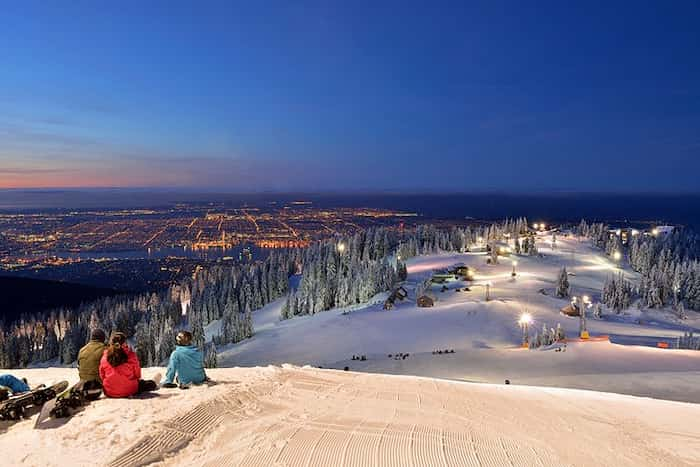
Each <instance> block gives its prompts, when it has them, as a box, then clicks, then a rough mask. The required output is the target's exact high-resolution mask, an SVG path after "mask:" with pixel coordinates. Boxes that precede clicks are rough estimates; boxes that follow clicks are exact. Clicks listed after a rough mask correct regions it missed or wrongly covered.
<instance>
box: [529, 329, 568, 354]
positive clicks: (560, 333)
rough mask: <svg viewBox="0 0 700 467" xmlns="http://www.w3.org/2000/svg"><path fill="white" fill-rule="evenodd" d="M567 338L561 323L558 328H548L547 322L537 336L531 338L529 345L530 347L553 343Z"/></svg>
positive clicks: (534, 347)
mask: <svg viewBox="0 0 700 467" xmlns="http://www.w3.org/2000/svg"><path fill="white" fill-rule="evenodd" d="M564 339H566V334H565V333H564V329H563V328H562V327H561V324H560V323H557V328H556V329H554V328H549V329H547V325H546V324H542V330H541V331H538V332H536V333H535V336H534V337H533V338H531V339H529V342H528V346H529V348H530V349H536V348H538V347H542V346H547V345H552V344H554V343H555V342H560V341H563V340H564Z"/></svg>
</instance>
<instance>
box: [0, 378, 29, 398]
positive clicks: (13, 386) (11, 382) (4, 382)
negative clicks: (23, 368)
mask: <svg viewBox="0 0 700 467" xmlns="http://www.w3.org/2000/svg"><path fill="white" fill-rule="evenodd" d="M27 391H31V388H30V387H29V385H28V384H27V379H26V378H24V379H19V378H17V377H16V376H12V375H10V374H6V375H0V400H5V399H7V398H9V397H10V396H13V395H15V394H20V393H22V392H27Z"/></svg>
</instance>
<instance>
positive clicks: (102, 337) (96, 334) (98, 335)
mask: <svg viewBox="0 0 700 467" xmlns="http://www.w3.org/2000/svg"><path fill="white" fill-rule="evenodd" d="M90 340H91V341H98V342H104V341H106V340H107V335H106V334H105V332H104V331H103V330H102V329H95V330H93V331H92V333H91V334H90Z"/></svg>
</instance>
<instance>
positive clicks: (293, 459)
mask: <svg viewBox="0 0 700 467" xmlns="http://www.w3.org/2000/svg"><path fill="white" fill-rule="evenodd" d="M155 371H158V370H156V369H147V370H145V371H144V373H145V374H144V375H145V376H151V375H152V374H154V372H155ZM159 371H162V369H160V370H159ZM17 373H18V374H20V375H21V376H26V377H28V378H29V379H30V380H33V381H52V380H59V379H64V378H67V379H69V380H71V381H75V380H76V379H77V374H76V371H75V370H74V369H70V368H49V369H34V370H20V371H17ZM210 375H211V376H212V377H213V378H215V379H216V380H217V381H218V382H219V384H218V385H216V386H212V387H194V388H192V389H190V390H187V391H181V390H179V389H172V390H165V389H162V390H160V391H159V392H158V393H156V395H155V396H154V397H153V398H150V399H100V400H98V401H96V402H94V403H93V404H92V405H91V406H89V407H87V408H85V409H84V410H82V411H81V412H79V413H78V414H76V415H75V416H74V417H73V418H71V419H68V420H67V421H65V422H64V423H63V424H62V425H58V426H54V427H52V428H48V429H43V430H35V429H33V428H32V427H33V423H34V420H25V421H21V422H19V423H17V424H15V425H13V426H11V427H9V428H8V427H7V426H3V425H0V427H2V428H0V430H2V431H5V432H4V433H2V434H0V452H1V453H2V463H3V465H33V466H66V465H71V466H87V465H114V466H120V467H126V466H131V465H144V464H146V463H151V462H153V463H155V464H156V465H168V466H171V465H175V466H178V465H183V466H212V467H214V466H220V465H226V466H229V465H232V466H234V465H235V466H271V465H291V466H323V467H326V466H366V465H376V466H410V465H413V466H428V465H430V466H470V465H473V466H503V465H511V466H531V465H540V466H554V465H556V466H560V465H581V466H583V465H614V466H641V465H654V466H674V467H677V466H690V465H698V453H700V425H698V423H697V421H698V420H700V405H697V404H689V403H680V402H670V401H663V400H654V399H643V398H637V397H632V396H623V395H617V394H610V393H600V392H591V391H578V390H570V389H558V388H538V387H528V386H514V385H510V386H506V385H489V384H473V383H460V382H451V381H445V380H438V379H428V378H419V377H409V376H390V375H378V374H368V373H354V372H343V371H334V370H319V369H315V368H298V367H290V366H284V367H282V368H280V367H267V368H225V369H216V370H211V371H210Z"/></svg>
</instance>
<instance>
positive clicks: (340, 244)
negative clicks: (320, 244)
mask: <svg viewBox="0 0 700 467" xmlns="http://www.w3.org/2000/svg"><path fill="white" fill-rule="evenodd" d="M344 251H345V243H342V242H341V243H338V252H340V253H342V252H344Z"/></svg>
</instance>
